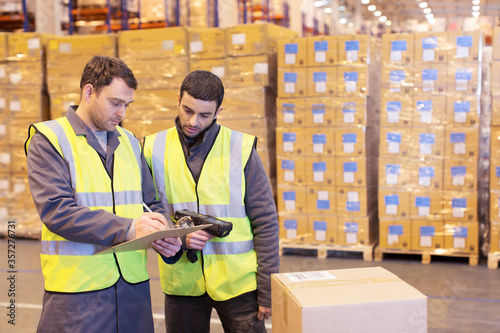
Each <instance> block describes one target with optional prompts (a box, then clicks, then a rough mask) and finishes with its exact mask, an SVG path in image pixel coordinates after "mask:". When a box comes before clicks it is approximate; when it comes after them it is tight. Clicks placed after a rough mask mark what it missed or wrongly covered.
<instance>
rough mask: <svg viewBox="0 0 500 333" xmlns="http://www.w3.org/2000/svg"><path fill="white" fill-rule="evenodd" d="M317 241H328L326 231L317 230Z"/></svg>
mask: <svg viewBox="0 0 500 333" xmlns="http://www.w3.org/2000/svg"><path fill="white" fill-rule="evenodd" d="M316 240H317V241H326V231H325V230H316Z"/></svg>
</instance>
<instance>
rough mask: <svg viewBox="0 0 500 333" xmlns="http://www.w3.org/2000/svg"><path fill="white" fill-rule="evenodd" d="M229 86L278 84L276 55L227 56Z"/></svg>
mask: <svg viewBox="0 0 500 333" xmlns="http://www.w3.org/2000/svg"><path fill="white" fill-rule="evenodd" d="M226 62H227V66H226V70H227V72H226V74H225V76H224V83H225V85H226V87H227V88H238V87H241V88H243V87H251V86H271V87H275V86H276V56H272V55H257V56H246V57H228V58H226Z"/></svg>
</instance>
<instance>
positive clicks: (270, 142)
mask: <svg viewBox="0 0 500 333" xmlns="http://www.w3.org/2000/svg"><path fill="white" fill-rule="evenodd" d="M218 123H219V124H220V125H222V126H226V127H228V128H230V129H232V130H236V131H238V132H243V133H246V134H250V135H253V136H255V137H256V138H257V148H259V147H261V148H269V147H271V148H273V149H274V148H275V147H276V138H275V135H274V134H275V133H274V127H272V126H271V125H270V123H271V120H270V119H266V118H250V119H219V121H218Z"/></svg>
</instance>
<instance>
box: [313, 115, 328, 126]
mask: <svg viewBox="0 0 500 333" xmlns="http://www.w3.org/2000/svg"><path fill="white" fill-rule="evenodd" d="M324 122H325V114H324V113H314V114H313V123H315V124H323V123H324Z"/></svg>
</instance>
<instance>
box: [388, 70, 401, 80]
mask: <svg viewBox="0 0 500 333" xmlns="http://www.w3.org/2000/svg"><path fill="white" fill-rule="evenodd" d="M404 80H405V71H396V70H393V71H391V72H390V74H389V81H391V82H401V81H404Z"/></svg>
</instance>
